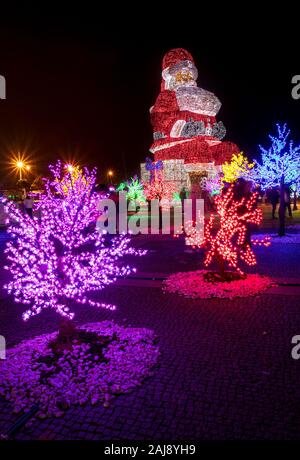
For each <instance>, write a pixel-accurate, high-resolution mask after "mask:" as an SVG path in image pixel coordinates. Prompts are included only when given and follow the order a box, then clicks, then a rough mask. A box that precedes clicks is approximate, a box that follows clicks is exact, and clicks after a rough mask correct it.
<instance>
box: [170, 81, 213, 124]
mask: <svg viewBox="0 0 300 460" xmlns="http://www.w3.org/2000/svg"><path fill="white" fill-rule="evenodd" d="M175 93H176V99H177V103H178V106H179V109H180V110H187V111H189V112H193V113H198V114H202V115H208V116H211V117H213V116H215V115H216V114H217V113H218V112H219V110H220V108H221V102H220V101H219V99H218V98H217V97H216V96H215V95H214V94H213V93H210V92H209V91H206V90H205V89H203V88H199V87H198V86H188V85H184V86H183V85H181V86H179V87H178V88H176V89H175Z"/></svg>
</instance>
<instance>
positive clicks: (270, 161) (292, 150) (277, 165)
mask: <svg viewBox="0 0 300 460" xmlns="http://www.w3.org/2000/svg"><path fill="white" fill-rule="evenodd" d="M276 127H277V136H276V137H275V136H271V135H269V138H270V141H271V145H270V147H269V148H268V149H266V148H264V147H262V146H261V145H260V146H259V148H260V151H261V163H258V162H256V163H255V166H254V168H253V169H252V170H250V171H249V172H248V174H247V176H246V178H247V179H249V180H252V181H253V182H255V183H256V184H259V185H260V186H261V188H262V189H263V190H266V189H268V188H273V187H280V206H279V231H278V234H279V236H284V235H285V199H284V192H285V188H286V187H291V186H294V185H295V184H297V183H298V182H299V180H300V145H298V146H294V142H293V141H292V140H289V139H288V138H289V135H290V130H289V129H288V128H287V125H286V124H284V125H283V126H280V124H277V125H276Z"/></svg>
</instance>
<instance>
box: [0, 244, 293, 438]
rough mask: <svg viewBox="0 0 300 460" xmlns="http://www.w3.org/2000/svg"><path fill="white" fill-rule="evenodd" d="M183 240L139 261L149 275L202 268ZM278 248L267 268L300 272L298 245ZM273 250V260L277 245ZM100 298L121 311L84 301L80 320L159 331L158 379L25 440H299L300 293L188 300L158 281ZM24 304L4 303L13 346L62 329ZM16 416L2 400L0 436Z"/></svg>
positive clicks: (0, 308)
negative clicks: (25, 315)
mask: <svg viewBox="0 0 300 460" xmlns="http://www.w3.org/2000/svg"><path fill="white" fill-rule="evenodd" d="M144 242H145V240H144V239H139V240H138V239H137V243H138V244H144ZM145 244H148V243H145ZM180 244H181V243H180V242H178V241H177V242H176V241H174V240H172V241H169V242H168V241H165V242H164V243H163V242H161V243H160V244H159V242H155V241H152V243H151V244H149V246H150V248H151V250H152V251H154V252H150V253H149V254H148V255H147V256H146V257H144V258H143V260H139V261H138V263H139V264H141V267H142V268H143V271H144V272H146V271H151V270H152V271H153V270H156V271H159V272H163V271H166V272H170V271H176V270H178V269H182V270H184V269H185V270H190V269H192V268H194V267H195V268H199V265H198V264H199V260H198V259H199V255H198V256H197V257H195V255H193V254H189V253H184V254H183V255H182V257H180V253H182V251H181V249H182V248H181V249H180V250H179V249H178V248H180ZM173 245H174V246H173ZM289 246H292V245H289ZM295 246H297V245H295ZM171 247H173V249H172V248H171ZM168 248H169V249H168ZM177 249H178V250H177ZM296 250H297V251H296ZM267 251H268V250H265V253H267ZM270 251H273V249H270ZM276 251H279V252H276V254H275V253H274V252H273V257H274V258H275V259H274V260H273V263H272V264H271V266H270V267H268V264H267V263H265V265H264V262H263V260H262V261H261V267H265V269H264V268H260V270H262V271H265V270H267V267H268V270H270V269H271V271H272V272H273V273H274V274H275V275H276V276H280V268H276V267H279V266H281V272H282V271H285V275H284V276H288V275H287V274H286V271H287V270H289V273H290V275H289V276H293V277H297V276H298V277H299V278H300V275H299V264H298V260H297V259H299V246H297V248H295V250H294V251H292V250H291V249H289V250H288V252H286V251H287V250H286V249H282V248H281V249H278V248H277V247H276ZM259 257H260V256H259ZM261 257H262V259H263V254H262V253H261ZM267 257H268V258H269V262H271V261H272V257H271V252H269V255H268V256H267ZM166 258H167V260H165V259H166ZM288 259H289V260H288ZM184 267H185V268H184ZM1 276H2V277H3V273H0V277H1ZM98 298H99V299H100V298H101V299H103V300H104V301H105V300H106V301H109V302H113V303H116V304H117V305H118V310H117V311H116V312H107V311H103V310H95V309H93V308H86V307H85V308H83V307H78V308H77V309H76V311H77V315H76V321H77V323H78V324H83V323H85V322H89V321H102V320H104V319H114V320H115V321H116V322H118V323H120V324H127V325H132V326H137V327H148V328H151V329H153V330H154V331H155V332H156V334H157V336H158V337H159V345H160V350H161V357H160V360H159V364H158V366H157V368H156V369H155V374H154V376H153V377H150V378H149V379H147V380H146V381H145V383H144V384H143V385H142V386H141V387H139V388H136V389H135V390H134V391H133V392H132V393H130V394H127V395H121V396H120V397H118V398H117V399H116V400H115V401H114V402H113V404H112V406H111V407H109V408H104V407H102V406H97V407H94V406H85V407H75V408H72V409H71V410H69V411H68V412H67V413H66V415H65V416H64V417H63V418H61V419H54V418H51V419H47V420H43V421H36V422H34V424H33V425H31V426H28V427H25V428H23V429H22V430H21V431H20V432H19V433H18V435H17V436H16V439H56V440H59V439H72V440H73V439H87V440H89V439H90V440H93V439H95V440H96V439H97V440H98V439H104V440H139V439H145V440H187V439H189V440H203V439H300V385H299V382H300V361H294V360H293V359H292V358H291V348H292V345H291V338H292V336H294V335H296V334H300V297H298V296H293V295H290V296H282V295H267V294H265V295H259V296H256V297H253V298H248V299H235V300H217V299H211V300H189V299H185V298H182V297H179V296H177V295H175V294H172V295H171V294H168V295H167V294H164V293H163V292H162V291H161V289H159V288H153V287H147V288H146V287H128V286H114V287H110V288H108V289H106V290H105V291H104V292H103V293H102V294H101V296H100V295H99V296H98ZM21 309H22V307H20V306H17V305H15V304H14V303H13V302H12V300H11V299H10V298H2V299H1V300H0V334H1V335H4V336H5V337H6V339H7V343H8V346H12V345H15V344H17V343H19V342H20V341H21V340H23V339H26V338H29V337H32V336H35V335H38V334H42V333H45V332H52V331H54V330H56V329H57V326H58V323H59V320H60V319H59V318H58V317H57V315H55V314H54V313H52V312H43V313H42V314H41V315H40V316H38V317H35V318H33V319H32V320H30V322H28V323H24V322H22V320H21V318H20V311H21ZM15 420H16V416H15V415H14V414H12V410H11V406H10V405H9V404H8V403H6V402H4V401H0V433H1V432H5V431H6V430H7V429H8V428H9V427H10V425H11V423H13V422H14V421H15Z"/></svg>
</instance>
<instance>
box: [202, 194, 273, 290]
mask: <svg viewBox="0 0 300 460" xmlns="http://www.w3.org/2000/svg"><path fill="white" fill-rule="evenodd" d="M256 201H257V193H253V194H251V196H250V198H248V199H247V198H246V197H243V198H241V199H238V200H235V198H234V185H231V186H230V188H229V189H228V190H227V191H226V192H224V193H223V194H222V195H219V196H217V197H216V200H215V204H216V212H217V215H212V216H211V217H210V219H209V222H208V223H207V225H206V226H205V229H204V241H203V246H205V247H206V249H207V252H206V257H205V261H204V264H205V266H206V267H208V266H209V265H210V264H211V262H212V261H213V260H216V262H217V264H218V268H219V272H218V273H217V274H216V273H210V272H209V273H207V277H206V278H207V280H208V281H230V280H232V279H239V278H243V277H245V273H244V272H243V271H242V269H241V268H240V267H239V262H240V260H243V261H244V262H246V264H247V265H255V264H256V258H255V254H254V252H253V250H252V248H251V243H252V244H264V245H266V246H269V245H270V241H269V238H268V237H266V238H265V239H264V240H263V241H260V242H257V241H255V240H254V241H253V240H252V241H251V239H250V237H249V231H248V226H249V224H255V225H258V224H260V223H261V221H262V212H261V210H260V209H258V208H257V207H256ZM216 222H218V224H217V229H216V230H215V223H216ZM226 264H227V265H228V267H230V268H233V269H234V272H232V271H231V272H229V271H226V270H225V268H226Z"/></svg>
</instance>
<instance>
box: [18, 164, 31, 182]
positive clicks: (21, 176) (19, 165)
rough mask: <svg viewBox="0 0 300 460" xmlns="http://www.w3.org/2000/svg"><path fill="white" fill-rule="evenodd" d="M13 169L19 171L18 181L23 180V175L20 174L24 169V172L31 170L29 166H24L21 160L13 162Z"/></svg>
mask: <svg viewBox="0 0 300 460" xmlns="http://www.w3.org/2000/svg"><path fill="white" fill-rule="evenodd" d="M15 167H16V169H17V170H18V171H19V179H20V180H22V179H23V174H22V173H23V171H24V169H25V170H26V171H30V169H31V166H30V165H26V164H25V163H24V161H22V160H17V161H16V162H15Z"/></svg>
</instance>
